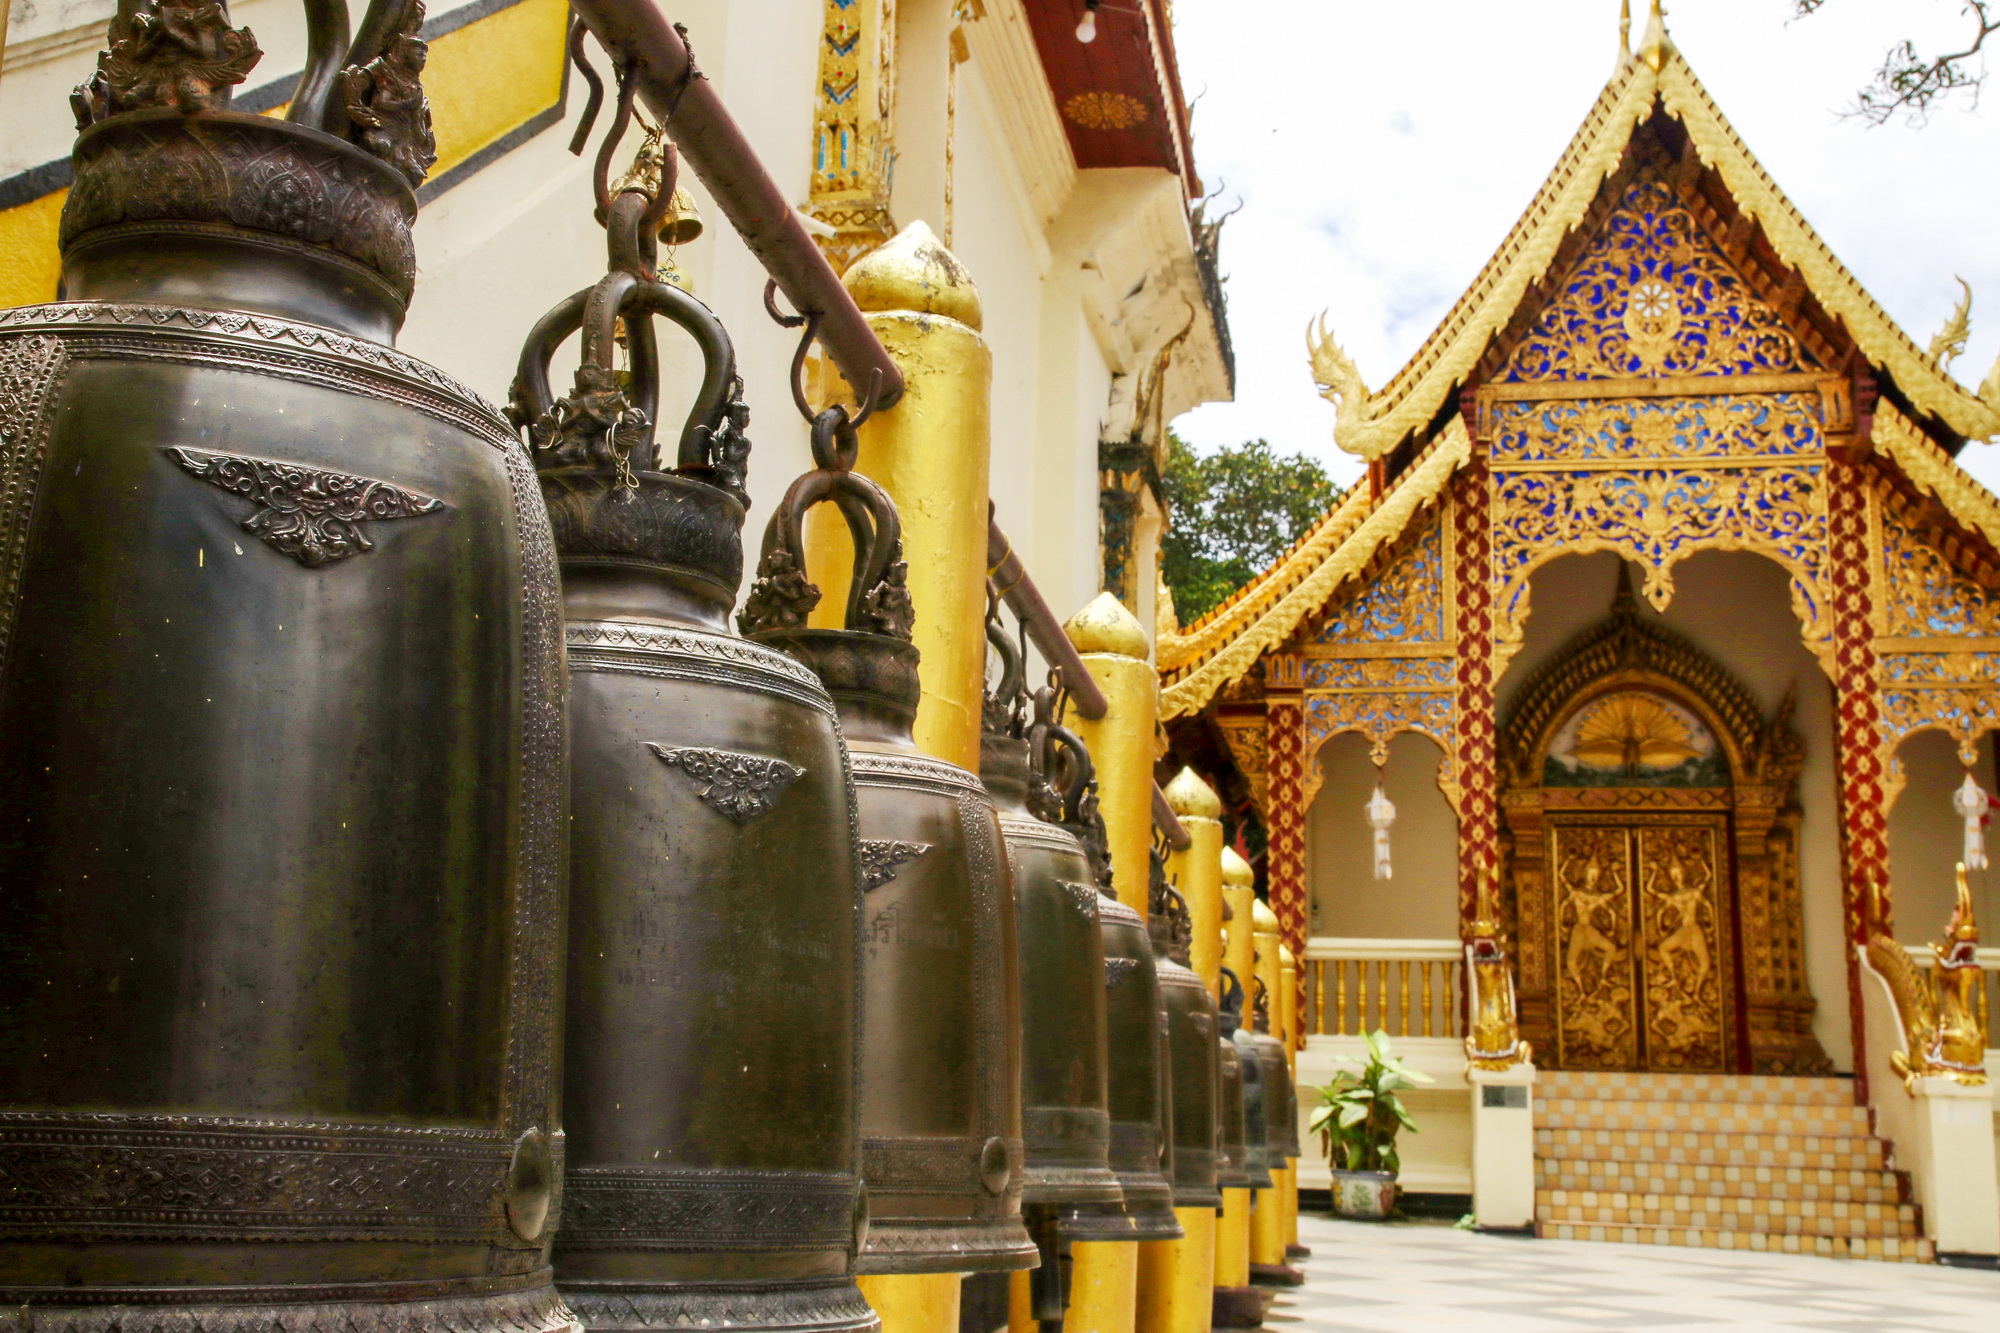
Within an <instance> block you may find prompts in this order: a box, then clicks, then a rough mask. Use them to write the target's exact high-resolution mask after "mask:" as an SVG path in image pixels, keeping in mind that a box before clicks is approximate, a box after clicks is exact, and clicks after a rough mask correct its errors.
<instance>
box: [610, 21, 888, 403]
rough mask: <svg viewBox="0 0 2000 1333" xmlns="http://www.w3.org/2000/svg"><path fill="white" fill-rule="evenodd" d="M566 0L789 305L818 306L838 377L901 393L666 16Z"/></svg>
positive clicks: (878, 347)
mask: <svg viewBox="0 0 2000 1333" xmlns="http://www.w3.org/2000/svg"><path fill="white" fill-rule="evenodd" d="M574 8H575V10H576V13H577V17H579V18H581V19H582V20H583V22H584V26H586V27H588V28H589V29H590V32H591V35H592V36H594V37H596V38H597V40H598V42H599V44H600V45H602V46H603V47H604V49H605V50H606V51H608V52H610V53H611V59H612V63H613V65H614V67H615V66H620V65H624V64H626V63H628V62H630V63H631V64H632V65H633V66H634V67H635V69H634V74H633V77H634V78H636V79H637V80H638V82H639V97H640V98H641V99H642V100H643V101H644V102H645V103H646V106H647V107H648V108H649V109H650V110H651V111H652V113H653V114H654V115H655V116H656V117H658V118H659V119H661V120H662V121H664V122H665V123H666V126H667V133H668V134H669V135H670V136H671V137H672V138H673V141H674V143H675V145H676V146H678V147H679V148H680V150H681V155H682V156H683V157H684V158H686V159H687V164H688V165H689V166H690V167H692V168H694V173H695V175H697V176H699V177H701V183H702V184H703V185H705V186H707V187H708V192H709V193H710V194H711V195H713V196H714V198H715V202H716V205H717V207H719V208H721V210H722V212H723V214H724V216H726V217H727V218H728V219H729V222H730V225H731V226H733V227H735V228H736V232H737V234H738V235H739V236H741V237H742V238H743V243H744V244H745V245H747V246H749V247H750V252H751V253H752V254H754V255H756V256H757V261H758V262H759V263H760V264H762V265H763V266H764V271H765V272H766V273H769V274H770V275H771V277H772V278H773V279H774V280H776V282H777V284H778V289H779V290H780V291H782V292H784V294H785V299H786V300H787V301H789V302H791V305H792V308H793V309H794V310H798V311H802V312H803V311H818V312H819V313H820V315H821V316H822V319H821V323H820V329H819V337H820V342H821V344H822V345H823V346H824V347H825V348H826V350H827V354H828V355H829V356H831V357H832V358H833V363H834V364H835V365H836V366H838V367H840V371H841V373H842V374H843V375H845V376H846V377H847V381H848V383H849V384H852V385H855V386H857V390H858V391H865V389H866V387H867V385H868V383H869V377H870V375H874V376H877V377H878V379H877V383H878V384H879V385H880V387H879V389H878V390H877V392H876V399H875V403H874V404H873V405H874V406H876V407H887V406H888V405H889V404H891V403H893V402H895V401H896V400H897V399H898V398H900V397H902V396H903V376H902V372H901V371H899V370H897V369H896V363H895V362H894V361H892V360H890V359H889V353H888V350H887V349H886V348H884V347H883V346H882V342H881V339H879V338H877V337H876V336H875V332H874V330H872V329H870V328H869V327H868V321H867V320H866V319H864V318H862V315H861V310H860V307H858V306H856V305H855V304H854V298H853V297H851V296H849V295H848V294H847V289H846V288H845V287H842V286H841V285H840V278H839V276H838V275H836V274H835V273H834V271H833V267H832V266H831V265H830V264H828V263H827V262H826V256H824V255H822V254H821V253H820V250H819V247H818V246H817V245H815V244H813V240H812V237H811V236H809V235H807V234H806V229H805V225H804V223H802V222H801V221H800V220H799V216H798V214H797V213H796V212H795V211H794V210H793V208H792V206H791V204H790V203H789V202H787V200H786V199H785V196H784V193H783V192H782V191H781V190H779V189H778V187H777V185H776V184H775V183H774V182H773V181H772V180H771V177H770V174H769V173H768V172H766V171H765V170H764V164H763V163H762V162H760V161H758V159H757V154H756V153H755V152H754V151H753V150H752V149H751V147H750V143H749V140H747V139H745V138H744V137H743V131H742V130H741V129H739V128H738V127H737V124H736V121H735V118H734V117H732V116H731V115H730V114H729V109H728V108H727V107H725V106H724V105H723V104H722V98H721V97H720V96H719V95H718V94H717V93H716V90H715V85H713V84H712V83H710V82H709V81H708V80H707V79H705V78H700V77H690V75H691V73H692V71H691V68H690V67H691V65H692V63H693V62H692V60H691V59H690V57H689V55H688V49H687V44H686V43H685V42H683V41H682V40H681V36H680V34H679V33H677V32H675V31H674V28H673V25H671V24H670V23H668V22H667V19H666V16H665V15H664V14H662V13H661V12H660V11H659V9H658V8H657V7H655V6H654V4H653V3H652V0H574ZM862 406H864V407H866V406H869V404H865V403H864V404H863V405H862Z"/></svg>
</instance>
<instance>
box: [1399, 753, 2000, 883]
mask: <svg viewBox="0 0 2000 1333" xmlns="http://www.w3.org/2000/svg"><path fill="white" fill-rule="evenodd" d="M1987 805H1988V802H1987V799H1986V789H1985V788H1983V787H1981V786H1980V785H1979V784H1978V783H1976V782H1974V781H1973V780H1972V774H1970V773H1967V774H1966V775H1965V781H1964V782H1962V783H1960V784H1959V787H1958V790H1957V791H1955V792H1953V793H1952V795H1951V808H1952V809H1954V810H1956V811H1958V813H1959V817H1960V818H1961V819H1963V820H1964V821H1965V855H1964V856H1962V857H1960V858H1959V859H1960V860H1962V861H1964V862H1965V868H1966V869H1967V870H1984V869H1986V827H1985V825H1986V810H1987ZM1376 855H1378V856H1379V855H1381V853H1379V852H1378V853H1376ZM1378 873H1379V872H1378Z"/></svg>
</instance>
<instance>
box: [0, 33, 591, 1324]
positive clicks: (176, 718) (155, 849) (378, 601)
mask: <svg viewBox="0 0 2000 1333" xmlns="http://www.w3.org/2000/svg"><path fill="white" fill-rule="evenodd" d="M421 20H422V10H421V8H420V7H418V6H414V5H410V6H403V5H386V4H383V3H377V4H376V5H375V6H374V7H373V8H372V9H371V10H370V11H369V13H368V14H367V16H366V18H365V19H364V21H363V23H362V25H361V33H362V36H361V37H360V38H359V40H358V42H356V43H355V45H353V46H352V47H350V34H349V32H348V29H347V26H346V23H345V21H344V20H343V21H342V22H340V23H339V24H338V25H337V31H336V30H335V25H333V24H330V23H324V22H321V23H316V24H314V25H312V32H311V34H310V38H309V44H308V49H307V53H306V66H305V70H306V72H305V75H304V77H303V79H302V81H301V83H300V86H299V89H298V92H297V95H296V96H295V97H294V98H293V100H292V103H291V106H290V110H289V112H288V115H287V117H286V118H285V119H282V120H280V119H274V118H272V117H268V116H261V115H251V114H247V113H239V112H232V111H230V110H229V109H228V107H229V90H230V86H231V85H233V84H235V83H239V82H241V81H242V79H243V78H244V76H245V75H246V74H247V73H248V72H249V71H250V70H251V68H252V67H253V66H254V65H255V64H256V62H257V60H258V57H259V54H260V53H259V51H258V49H257V46H256V43H255V41H254V39H253V38H252V37H251V35H250V33H249V31H248V30H247V29H232V28H231V27H230V25H229V20H228V13H227V10H226V9H225V8H224V7H223V6H222V5H221V4H210V3H196V2H194V0H158V2H157V3H156V4H149V5H121V6H120V7H119V9H118V13H117V15H116V16H115V17H114V18H113V19H112V21H111V27H110V34H109V36H110V46H111V51H110V52H109V53H107V54H106V55H105V56H104V57H102V58H101V59H100V64H99V69H98V72H97V74H96V75H95V76H94V77H93V78H92V79H91V81H90V82H88V83H86V84H85V85H84V86H83V87H81V88H79V89H78V90H77V94H76V97H75V107H76V110H77V112H78V116H79V120H80V122H81V123H82V125H83V127H84V128H83V130H82V133H81V134H80V135H79V136H78V139H77V143H76V150H75V157H74V164H75V177H74V184H73V185H72V187H71V189H70V191H69V196H68V199H67V202H66V204H65V206H64V210H63V219H62V227H61V236H60V242H61V247H62V262H63V277H62V292H63V298H64V299H62V300H59V301H56V302H53V303H50V304H47V305H40V306H33V307H27V308H23V309H15V310H5V311H0V385H5V386H6V387H5V391H4V392H0V441H5V448H4V450H0V472H4V484H0V531H4V533H5V534H6V539H5V540H4V541H0V625H4V626H5V632H4V634H0V790H4V791H5V793H6V799H5V801H4V802H0V885H4V886H5V908H4V911H0V953H4V955H5V957H6V960H7V964H6V967H5V968H4V969H0V1015H4V1017H3V1018H0V1111H4V1113H5V1114H4V1116H0V1177H4V1179H5V1180H6V1182H7V1186H6V1189H5V1191H4V1193H3V1194H0V1235H4V1240H0V1295H3V1296H4V1300H5V1302H6V1304H7V1306H8V1307H9V1308H10V1309H11V1310H13V1311H14V1315H13V1319H14V1320H15V1321H16V1323H17V1324H18V1325H20V1326H22V1327H26V1326H30V1325H32V1326H34V1327H38V1328H58V1327H59V1328H61V1329H64V1330H70V1331H73V1333H90V1331H92V1330H111V1329H119V1330H124V1331H126V1333H161V1331H163V1330H170V1329H207V1330H220V1329H252V1328H257V1329H272V1330H276V1329H304V1328H309V1327H325V1326H330V1325H332V1324H340V1325H342V1326H343V1327H353V1328H366V1329H369V1330H374V1331H376V1333H395V1331H396V1330H411V1331H412V1333H414V1331H415V1330H419V1329H422V1330H430V1329H436V1328H439V1327H441V1326H446V1325H448V1326H450V1327H451V1328H454V1329H458V1330H464V1331H465V1333H476V1331H479V1330H486V1331H488V1333H498V1331H499V1330H509V1331H510V1333H534V1331H537V1330H539V1331H541V1333H558V1331H559V1330H567V1329H569V1328H572V1327H573V1326H574V1325H573V1321H572V1319H571V1316H570V1314H569V1312H568V1311H567V1310H565V1309H564V1308H563V1305H562V1303H561V1301H560V1299H559V1298H558V1296H557V1295H556V1291H555V1288H554V1286H553V1284H552V1282H551V1280H550V1276H549V1238H550V1236H551V1235H552V1233H553V1232H554V1231H555V1229H556V1221H557V1216H556V1202H557V1198H558V1195H559V1183H560V1175H561V1170H562V1155H563V1152H562V1149H563V1142H562V1135H561V1132H560V1129H559V1125H558V1112H559V1102H558V1090H557V1086H556V1069H557V1064H556V1055H557V1039H558V1037H559V1036H560V1028H559V1004H560V1000H561V995H560V968H561V954H560V950H561V938H562V936H561V930H562V922H561V919H560V915H559V913H560V909H561V904H562V877H563V865H564V859H565V851H564V821H563V803H564V796H565V776H564V767H563V764H564V760H563V754H564V734H563V732H564V717H563V705H562V700H563V693H564V688H565V686H564V682H563V656H562V652H563V650H562V620H561V604H560V600H559V599H560V589H559V587H558V584H557V571H556V561H555V551H554V548H553V546H552V545H551V543H550V538H549V525H548V518H547V516H546V514H545V513H544V512H543V509H542V505H541V502H540V498H539V497H538V496H537V494H536V490H535V481H534V470H533V467H532V465H531V464H530V462H529V460H528V455H527V453H526V451H525V450H523V449H522V447H521V444H520V442H519V441H518V440H517V439H516V438H515V437H514V435H513V432H512V431H511V430H510V429H509V428H508V425H507V423H506V422H505V421H504V420H503V419H502V418H501V417H500V416H499V414H498V413H496V412H495V411H494V410H493V408H492V407H491V406H489V405H488V404H486V403H485V402H483V401H481V400H480V399H479V398H478V397H477V396H476V395H475V394H473V393H471V392H470V391H469V390H467V389H465V388H464V387H463V386H461V385H459V384H456V383H454V382H453V381H452V380H451V379H450V378H449V377H447V376H445V375H443V374H441V373H440V372H438V371H437V370H435V369H432V368H431V367H429V366H427V365H424V364H422V363H421V362H419V361H417V360H415V359H414V358H412V357H409V356H405V355H403V354H402V353H400V352H397V351H395V350H394V349H393V348H392V347H390V346H389V345H388V344H389V343H390V341H391V340H392V339H393V337H394V336H395V333H396V331H397V329H398V328H399V327H400V325H401V322H402V317H403V313H404V309H405V306H406V303H407V302H408V300H409V297H410V292H411V284H412V280H413V277H414V273H415V261H414V251H413V248H412V245H411V237H410V227H411V223H412V221H413V220H414V218H415V217H416V210H417V202H416V195H415V193H414V187H415V185H416V184H417V183H418V182H419V181H421V180H422V178H423V175H424V172H425V169H426V167H427V166H428V165H429V162H430V160H431V149H430V132H429V115H428V111H427V109H426V108H425V105H424V101H423V98H422V96H421V91H420V89H419V88H418V87H417V85H416V83H415V71H416V69H417V68H418V67H420V66H421V64H422V58H423V57H422V53H423V42H422V41H421V40H420V38H419V35H418V34H419V24H420V23H421ZM163 31H164V32H165V33H166V34H167V36H166V37H165V38H162V37H161V36H160V33H161V32H163ZM197 51H198V52H199V57H198V58H197V56H196V55H194V54H191V53H194V52H197ZM346 66H353V67H350V68H347V69H346V78H345V79H344V80H342V79H340V78H339V75H340V73H341V71H342V69H343V67H346ZM337 85H340V86H342V87H344V91H345V107H344V108H343V107H341V106H340V105H338V104H337V103H338V102H339V101H340V100H341V99H336V98H334V97H333V93H334V91H335V88H336V86H337ZM355 108H361V109H363V110H368V109H370V108H373V109H379V110H380V111H381V112H382V113H383V114H382V115H379V116H374V117H373V119H374V122H375V123H374V124H372V125H368V124H364V123H363V122H362V121H361V120H360V119H359V118H358V115H357V114H356V112H355Z"/></svg>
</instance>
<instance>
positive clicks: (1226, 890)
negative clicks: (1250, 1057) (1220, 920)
mask: <svg viewBox="0 0 2000 1333" xmlns="http://www.w3.org/2000/svg"><path fill="white" fill-rule="evenodd" d="M1254 880H1255V876H1254V875H1253V874H1252V872H1251V870H1250V866H1249V864H1248V863H1246V862H1245V861H1244V860H1243V858H1242V857H1240V856H1237V855H1235V854H1234V853H1233V852H1228V851H1225V852H1224V853H1223V858H1222V898H1223V902H1224V903H1225V904H1226V905H1227V907H1228V920H1227V921H1225V922H1224V924H1223V931H1224V941H1223V946H1222V965H1223V966H1224V967H1227V968H1228V969H1229V970H1230V971H1231V972H1232V973H1234V974H1235V976H1236V979H1237V981H1239V982H1241V983H1242V986H1243V1006H1244V1008H1243V1021H1244V1023H1245V1024H1248V1023H1249V1022H1250V1004H1251V1001H1253V1000H1254V999H1255V998H1256V996H1255V994H1254V992H1253V989H1252V988H1253V986H1254V984H1255V982H1256V970H1255V956H1256V953H1255V951H1256V946H1255V943H1254V934H1255V923H1254V922H1253V921H1252V919H1251V914H1252V912H1253V911H1254V910H1255V908H1256V904H1257V889H1256V885H1255V883H1254ZM1250 1194H1251V1191H1249V1190H1241V1189H1234V1190H1232V1189H1226V1190H1224V1191H1222V1217H1221V1220H1220V1221H1219V1223H1218V1224H1217V1226H1216V1232H1215V1285H1216V1286H1217V1287H1218V1288H1222V1287H1247V1286H1249V1285H1250Z"/></svg>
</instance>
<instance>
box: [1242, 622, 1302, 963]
mask: <svg viewBox="0 0 2000 1333" xmlns="http://www.w3.org/2000/svg"><path fill="white" fill-rule="evenodd" d="M1301 666H1302V663H1301V662H1300V660H1299V659H1298V658H1296V657H1292V656H1289V655H1285V654H1279V655H1276V656H1272V657H1267V658H1265V659H1264V677H1265V687H1264V699H1265V705H1264V706H1265V724H1264V744H1265V747H1266V749H1265V755H1266V758H1265V768H1266V774H1267V777H1266V780H1267V782H1268V784H1269V788H1268V795H1267V796H1266V797H1265V802H1264V836H1265V839H1266V841H1267V842H1268V844H1269V847H1270V851H1269V855H1268V857H1267V858H1266V861H1265V866H1266V869H1267V870H1268V872H1269V876H1270V886H1269V887H1270V898H1271V910H1272V911H1273V912H1275V913H1276V914H1277V917H1278V932H1279V937H1280V938H1281V939H1282V940H1283V941H1284V943H1285V944H1286V945H1287V946H1289V947H1290V949H1291V951H1292V954H1293V956H1294V957H1298V958H1303V957H1305V956H1306V923H1307V919H1308V914H1307V910H1306V788H1305V782H1306V767H1305V748H1306V718H1305V699H1304V695H1303V694H1302V692H1301V688H1302V686H1303V683H1304V682H1303V677H1302V675H1301V670H1300V668H1301ZM1245 984H1246V985H1247V984H1248V979H1247V978H1246V979H1245Z"/></svg>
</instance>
